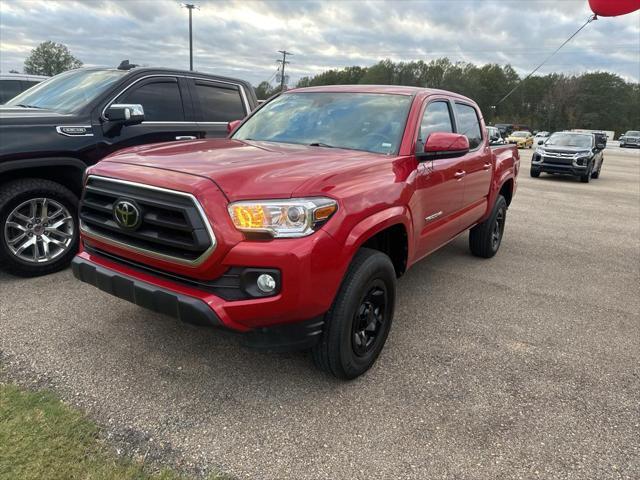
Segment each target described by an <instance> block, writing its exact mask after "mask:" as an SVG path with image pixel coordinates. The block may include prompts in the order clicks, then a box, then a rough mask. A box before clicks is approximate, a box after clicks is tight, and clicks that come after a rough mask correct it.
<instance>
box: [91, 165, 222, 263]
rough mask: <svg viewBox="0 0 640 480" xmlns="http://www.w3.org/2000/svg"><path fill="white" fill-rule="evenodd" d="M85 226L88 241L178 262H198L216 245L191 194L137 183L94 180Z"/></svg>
mask: <svg viewBox="0 0 640 480" xmlns="http://www.w3.org/2000/svg"><path fill="white" fill-rule="evenodd" d="M117 210H119V212H120V213H118V212H117ZM122 212H124V215H123V214H122ZM80 222H81V228H82V231H83V233H84V234H85V235H86V236H87V237H89V238H95V239H97V240H100V241H103V242H105V243H108V244H115V245H117V246H119V247H122V248H125V249H129V250H133V251H136V252H138V253H142V254H143V255H147V256H151V257H155V258H161V259H165V260H170V261H174V262H177V263H184V264H199V263H201V262H202V261H204V259H205V258H206V257H207V256H208V255H209V253H211V251H212V250H213V248H214V247H215V236H214V234H213V231H212V230H211V227H210V226H209V223H208V222H207V220H206V219H205V217H204V212H203V211H202V208H201V207H200V204H199V203H198V202H197V200H196V199H195V198H194V197H193V196H192V195H190V194H188V193H184V192H177V191H174V190H166V189H163V188H158V187H152V186H148V185H141V184H137V183H133V182H126V181H121V180H114V179H110V178H104V177H97V176H90V177H89V178H88V179H87V184H86V185H85V188H84V192H83V194H82V200H81V202H80Z"/></svg>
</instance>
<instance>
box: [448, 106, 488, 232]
mask: <svg viewBox="0 0 640 480" xmlns="http://www.w3.org/2000/svg"><path fill="white" fill-rule="evenodd" d="M454 110H455V118H456V129H457V133H460V134H462V135H465V136H466V137H467V138H468V139H469V148H470V150H469V153H467V154H466V155H465V156H464V157H462V160H463V162H464V166H463V169H464V171H465V185H464V202H463V209H464V210H465V214H464V216H463V217H462V221H463V223H465V225H463V227H468V226H470V225H471V224H473V223H474V222H475V221H476V220H477V219H478V218H480V216H482V214H483V213H484V212H485V211H486V205H487V198H488V195H489V187H490V186H491V176H492V174H493V162H492V156H491V148H490V147H489V143H488V142H486V141H485V139H484V136H483V129H482V123H481V121H480V115H479V112H478V111H477V109H476V107H474V106H473V105H470V104H467V103H464V102H460V101H456V102H455V103H454ZM476 217H477V218H476Z"/></svg>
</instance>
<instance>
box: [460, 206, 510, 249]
mask: <svg viewBox="0 0 640 480" xmlns="http://www.w3.org/2000/svg"><path fill="white" fill-rule="evenodd" d="M506 220H507V201H506V200H505V199H504V197H503V196H502V195H498V198H497V199H496V203H495V204H494V205H493V210H492V211H491V215H489V218H487V219H486V220H485V221H484V222H482V223H479V224H478V225H476V226H475V227H473V228H472V229H471V230H469V249H470V250H471V253H473V254H474V255H475V256H476V257H483V258H491V257H493V256H494V255H495V254H496V253H497V252H498V249H499V248H500V243H501V242H502V236H503V234H504V225H505V222H506Z"/></svg>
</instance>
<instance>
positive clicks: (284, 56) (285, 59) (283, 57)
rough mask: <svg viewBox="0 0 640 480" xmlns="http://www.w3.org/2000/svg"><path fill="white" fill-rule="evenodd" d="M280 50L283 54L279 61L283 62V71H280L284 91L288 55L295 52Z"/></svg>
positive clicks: (281, 87) (281, 88) (281, 86)
mask: <svg viewBox="0 0 640 480" xmlns="http://www.w3.org/2000/svg"><path fill="white" fill-rule="evenodd" d="M278 52H279V53H281V54H282V60H278V63H280V64H282V71H281V72H280V91H281V92H284V80H285V78H284V67H285V65H286V64H288V63H289V62H287V55H293V53H291V52H287V51H286V50H278Z"/></svg>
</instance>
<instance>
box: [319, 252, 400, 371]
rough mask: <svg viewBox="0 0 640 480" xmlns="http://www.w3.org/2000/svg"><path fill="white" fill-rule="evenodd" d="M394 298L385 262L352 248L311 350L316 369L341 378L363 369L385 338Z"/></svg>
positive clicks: (384, 258) (378, 254)
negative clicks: (338, 285)
mask: <svg viewBox="0 0 640 480" xmlns="http://www.w3.org/2000/svg"><path fill="white" fill-rule="evenodd" d="M395 297H396V275H395V269H394V268H393V264H392V263H391V259H390V258H389V257H388V256H387V255H385V254H384V253H382V252H379V251H377V250H371V249H368V248H361V249H360V250H358V252H357V253H356V255H355V256H354V258H353V261H352V262H351V265H350V266H349V269H348V271H347V273H346V275H345V278H344V280H343V281H342V285H341V287H340V290H339V291H338V294H337V295H336V298H335V300H334V302H333V305H332V306H331V309H330V310H329V311H328V312H327V314H326V315H325V329H324V332H323V335H322V338H321V339H320V341H319V342H318V344H317V345H315V346H314V347H313V349H312V355H313V360H314V363H315V364H316V366H317V367H318V368H320V369H321V370H324V371H325V372H328V373H330V374H332V375H333V376H335V377H337V378H340V379H343V380H350V379H353V378H356V377H358V376H360V375H362V374H363V373H365V372H366V371H367V370H369V368H371V366H372V365H373V364H374V363H375V361H376V359H377V358H378V355H380V352H381V351H382V348H383V347H384V344H385V342H386V340H387V336H388V335H389V330H390V329H391V322H392V320H393V312H394V307H395Z"/></svg>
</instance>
